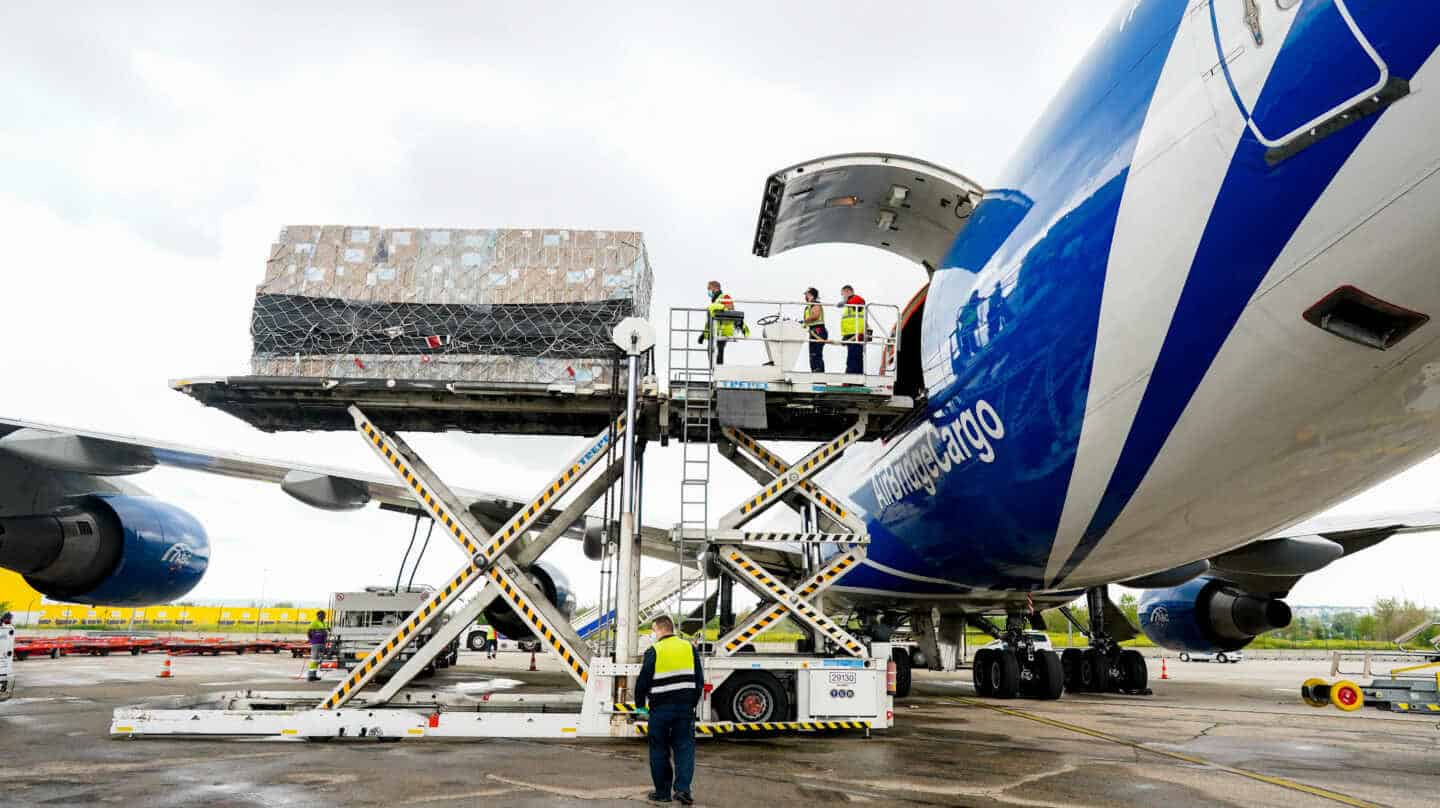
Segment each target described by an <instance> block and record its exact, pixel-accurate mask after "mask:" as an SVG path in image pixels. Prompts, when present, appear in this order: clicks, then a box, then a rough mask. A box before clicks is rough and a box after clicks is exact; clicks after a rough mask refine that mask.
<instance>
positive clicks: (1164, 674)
mask: <svg viewBox="0 0 1440 808" xmlns="http://www.w3.org/2000/svg"><path fill="white" fill-rule="evenodd" d="M1160 678H1161V679H1169V678H1170V671H1169V669H1167V668H1166V667H1165V657H1163V656H1162V657H1160Z"/></svg>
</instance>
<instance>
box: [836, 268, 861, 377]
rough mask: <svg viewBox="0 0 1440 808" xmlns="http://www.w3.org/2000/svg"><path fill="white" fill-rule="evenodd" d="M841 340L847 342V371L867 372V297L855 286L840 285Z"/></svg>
mask: <svg viewBox="0 0 1440 808" xmlns="http://www.w3.org/2000/svg"><path fill="white" fill-rule="evenodd" d="M838 305H839V307H840V309H841V315H840V341H841V342H843V343H845V372H846V373H847V374H854V375H861V374H864V373H865V298H863V297H861V296H859V295H857V294H855V287H853V286H850V285H849V284H846V285H845V286H842V287H840V303H839V304H838Z"/></svg>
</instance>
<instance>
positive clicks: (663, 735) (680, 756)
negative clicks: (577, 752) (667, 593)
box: [635, 615, 705, 805]
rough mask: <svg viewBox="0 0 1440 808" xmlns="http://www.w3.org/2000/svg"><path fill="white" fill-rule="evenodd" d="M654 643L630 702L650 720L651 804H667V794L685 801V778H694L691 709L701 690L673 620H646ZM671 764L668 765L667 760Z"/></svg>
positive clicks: (698, 672) (692, 657) (700, 677)
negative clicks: (676, 632) (653, 787)
mask: <svg viewBox="0 0 1440 808" xmlns="http://www.w3.org/2000/svg"><path fill="white" fill-rule="evenodd" d="M650 629H651V631H652V632H654V635H655V644H654V645H652V646H650V648H649V649H648V650H647V651H645V661H644V662H643V663H642V664H641V666H640V676H639V677H637V678H636V679H635V705H636V706H637V707H639V708H641V711H642V714H644V715H647V716H648V718H649V719H650V725H649V727H647V729H646V735H647V737H648V738H649V740H650V780H651V781H652V782H653V783H654V784H655V791H654V792H653V793H652V794H650V799H651V801H653V802H669V801H670V799H671V795H672V794H673V795H674V799H677V800H679V801H680V804H682V805H690V804H692V803H694V802H695V798H694V797H692V796H691V795H690V780H691V778H693V777H694V776H695V708H696V707H697V706H699V704H700V694H701V693H702V692H704V689H705V672H704V670H702V669H701V667H700V655H699V654H697V653H695V648H694V646H692V645H691V644H690V643H688V642H686V641H684V640H682V639H680V638H679V637H676V636H675V621H674V620H672V619H671V618H669V617H667V616H665V615H661V616H659V617H657V618H655V622H654V623H651V624H650ZM672 758H673V760H674V766H673V767H672V766H671V760H672Z"/></svg>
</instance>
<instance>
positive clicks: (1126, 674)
mask: <svg viewBox="0 0 1440 808" xmlns="http://www.w3.org/2000/svg"><path fill="white" fill-rule="evenodd" d="M1116 667H1118V668H1119V669H1120V681H1119V682H1117V683H1116V685H1117V689H1119V690H1124V691H1127V692H1132V693H1134V692H1141V691H1143V690H1145V687H1146V685H1148V684H1149V683H1150V669H1149V668H1148V667H1147V666H1146V664H1145V657H1143V656H1141V655H1140V652H1139V651H1136V650H1134V649H1132V648H1127V649H1125V650H1124V651H1121V652H1120V657H1119V659H1117V660H1116Z"/></svg>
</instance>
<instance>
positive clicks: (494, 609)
mask: <svg viewBox="0 0 1440 808" xmlns="http://www.w3.org/2000/svg"><path fill="white" fill-rule="evenodd" d="M525 572H526V574H527V575H529V576H530V581H531V582H532V583H534V584H535V586H537V587H539V589H540V591H541V592H544V593H545V599H546V600H548V601H550V603H551V605H553V606H554V607H555V608H557V609H559V610H560V612H561V613H562V614H564V615H565V619H566V620H569V619H570V618H571V617H573V616H574V614H575V590H574V589H572V588H571V587H570V579H569V578H567V577H566V576H565V574H564V573H562V572H561V571H560V570H559V569H557V568H556V567H554V566H552V565H550V564H547V563H545V562H544V561H537V562H535V563H534V564H532V565H530V569H528V570H526V571H525ZM485 619H486V620H487V621H488V622H489V623H490V625H492V626H494V627H495V630H496V631H498V632H500V633H501V634H504V635H505V636H506V637H509V638H510V639H512V640H521V639H525V638H526V637H529V636H531V635H532V634H534V632H533V631H531V630H530V625H529V624H528V623H526V622H525V621H524V620H521V619H520V616H519V615H517V614H515V610H514V609H512V608H510V604H508V603H506V602H505V601H504V600H503V599H496V600H495V601H494V602H493V603H491V604H490V606H489V607H488V608H486V609H485Z"/></svg>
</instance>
